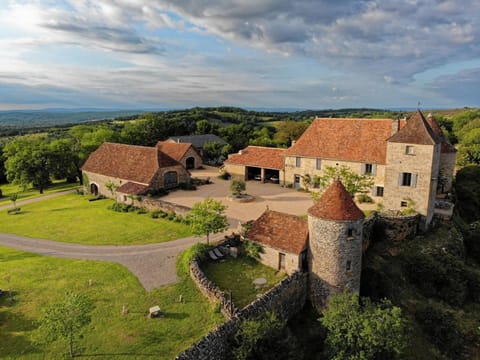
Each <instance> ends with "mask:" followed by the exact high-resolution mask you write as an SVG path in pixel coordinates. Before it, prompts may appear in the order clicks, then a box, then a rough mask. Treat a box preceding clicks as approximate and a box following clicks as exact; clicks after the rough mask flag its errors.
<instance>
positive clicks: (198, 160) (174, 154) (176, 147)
mask: <svg viewBox="0 0 480 360" xmlns="http://www.w3.org/2000/svg"><path fill="white" fill-rule="evenodd" d="M157 148H158V149H159V150H160V151H161V152H163V153H165V154H167V155H168V156H170V157H171V158H173V159H175V160H177V161H178V162H179V163H180V164H182V165H183V166H184V167H185V168H186V169H187V170H188V169H198V168H199V167H201V166H202V165H203V161H202V156H201V155H200V153H199V152H198V151H197V149H196V148H195V147H194V146H193V145H192V144H191V143H176V142H170V141H159V142H157Z"/></svg>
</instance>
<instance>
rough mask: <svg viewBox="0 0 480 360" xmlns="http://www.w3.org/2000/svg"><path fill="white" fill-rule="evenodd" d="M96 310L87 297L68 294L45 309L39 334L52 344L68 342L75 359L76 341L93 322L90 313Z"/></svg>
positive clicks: (71, 354) (71, 355)
mask: <svg viewBox="0 0 480 360" xmlns="http://www.w3.org/2000/svg"><path fill="white" fill-rule="evenodd" d="M94 308H95V305H94V303H93V301H92V300H91V299H90V298H89V297H87V296H86V295H81V294H74V293H71V292H68V293H66V294H65V297H64V299H63V300H62V301H61V302H60V303H57V304H53V305H50V306H49V307H47V308H46V309H45V312H44V315H43V318H42V319H41V320H40V327H39V332H40V333H41V334H42V336H43V337H44V338H45V340H47V341H50V342H51V341H55V340H57V339H58V338H61V339H65V340H67V341H68V348H69V352H70V357H73V356H74V355H75V351H74V350H75V349H74V343H75V340H76V339H78V337H79V336H80V335H81V332H82V328H84V327H85V326H86V325H88V324H89V323H90V322H91V320H92V319H91V316H90V313H91V312H92V311H93V309H94Z"/></svg>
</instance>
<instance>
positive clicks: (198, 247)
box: [177, 243, 213, 276]
mask: <svg viewBox="0 0 480 360" xmlns="http://www.w3.org/2000/svg"><path fill="white" fill-rule="evenodd" d="M212 248H213V246H212V245H208V244H204V243H196V244H195V245H193V246H192V247H191V248H190V249H188V250H185V251H184V252H183V253H182V254H181V255H180V257H179V259H178V262H177V270H178V273H179V275H184V276H188V275H189V274H190V262H191V261H192V260H193V259H197V260H198V261H199V262H203V261H205V260H206V259H207V253H208V251H209V250H211V249H212Z"/></svg>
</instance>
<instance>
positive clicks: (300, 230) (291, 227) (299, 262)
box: [246, 210, 308, 274]
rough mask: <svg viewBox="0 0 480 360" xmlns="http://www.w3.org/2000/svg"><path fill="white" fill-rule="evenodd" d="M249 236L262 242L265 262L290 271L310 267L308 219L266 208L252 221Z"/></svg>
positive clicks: (259, 242) (261, 256) (303, 269)
mask: <svg viewBox="0 0 480 360" xmlns="http://www.w3.org/2000/svg"><path fill="white" fill-rule="evenodd" d="M246 238H247V239H248V240H250V241H253V242H255V243H257V244H260V245H261V246H262V248H263V252H261V253H260V261H261V262H262V263H263V264H265V265H268V266H270V267H272V268H274V269H278V270H281V271H285V272H287V273H288V274H292V273H293V272H295V271H298V270H302V271H306V270H307V268H308V264H307V247H308V222H307V219H304V218H301V217H299V216H296V215H290V214H285V213H282V212H278V211H273V210H266V211H265V212H264V213H263V214H262V215H261V216H260V217H259V218H258V219H257V220H255V221H254V222H253V223H252V227H251V228H250V230H249V231H248V232H247V234H246Z"/></svg>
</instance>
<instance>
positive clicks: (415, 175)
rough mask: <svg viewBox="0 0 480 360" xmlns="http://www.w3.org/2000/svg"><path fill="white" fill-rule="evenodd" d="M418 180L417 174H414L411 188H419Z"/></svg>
mask: <svg viewBox="0 0 480 360" xmlns="http://www.w3.org/2000/svg"><path fill="white" fill-rule="evenodd" d="M417 178H418V175H417V174H412V181H411V182H410V186H411V187H413V188H414V187H417Z"/></svg>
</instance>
